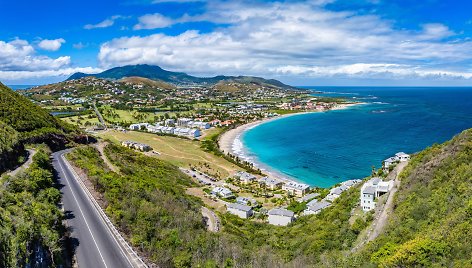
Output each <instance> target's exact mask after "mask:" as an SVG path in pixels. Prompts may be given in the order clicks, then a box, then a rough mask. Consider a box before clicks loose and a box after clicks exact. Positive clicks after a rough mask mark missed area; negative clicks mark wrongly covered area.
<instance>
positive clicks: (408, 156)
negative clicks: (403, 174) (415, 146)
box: [395, 152, 410, 162]
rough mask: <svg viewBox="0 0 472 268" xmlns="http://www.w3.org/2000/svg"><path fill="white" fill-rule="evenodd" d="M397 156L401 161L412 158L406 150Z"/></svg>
mask: <svg viewBox="0 0 472 268" xmlns="http://www.w3.org/2000/svg"><path fill="white" fill-rule="evenodd" d="M395 158H396V159H397V160H398V161H400V162H406V161H408V160H410V155H409V154H405V153H404V152H399V153H396V154H395Z"/></svg>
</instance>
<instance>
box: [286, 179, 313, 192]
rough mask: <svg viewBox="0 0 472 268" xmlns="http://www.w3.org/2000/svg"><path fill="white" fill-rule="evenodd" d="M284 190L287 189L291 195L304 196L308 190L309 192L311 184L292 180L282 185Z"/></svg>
mask: <svg viewBox="0 0 472 268" xmlns="http://www.w3.org/2000/svg"><path fill="white" fill-rule="evenodd" d="M282 190H284V191H286V192H287V193H288V194H290V195H296V196H303V195H304V194H305V193H306V192H308V190H310V186H309V185H307V184H303V183H297V182H294V181H291V182H287V183H285V184H284V185H282Z"/></svg>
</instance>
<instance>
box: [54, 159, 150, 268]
mask: <svg viewBox="0 0 472 268" xmlns="http://www.w3.org/2000/svg"><path fill="white" fill-rule="evenodd" d="M67 152H68V150H64V151H59V152H56V153H54V154H53V166H54V169H55V170H56V171H57V176H58V179H59V183H60V184H61V185H62V186H63V187H62V189H61V192H62V202H63V206H64V211H65V212H66V215H69V217H68V220H67V226H68V227H70V228H72V239H73V240H75V241H76V243H75V244H76V249H75V256H76V260H77V264H78V267H80V268H82V267H84V268H88V267H94V268H100V267H105V268H121V267H147V266H146V264H145V263H144V262H142V260H141V259H140V258H139V257H138V256H137V254H136V253H135V252H134V251H133V250H132V249H131V247H129V245H128V244H127V243H126V241H125V240H124V239H123V238H122V237H121V235H120V234H119V233H118V232H117V230H116V229H115V228H114V227H113V225H112V224H111V222H110V220H109V219H108V217H107V216H106V215H105V213H104V212H103V210H102V209H101V208H100V206H99V205H98V203H97V202H96V201H95V200H94V199H93V197H92V195H91V194H90V192H88V190H87V189H86V187H85V185H84V184H83V182H82V181H81V180H80V178H79V176H78V175H77V174H76V173H75V171H74V170H73V169H72V167H71V165H70V164H69V163H68V161H67V160H66V159H65V157H64V154H66V153H67Z"/></svg>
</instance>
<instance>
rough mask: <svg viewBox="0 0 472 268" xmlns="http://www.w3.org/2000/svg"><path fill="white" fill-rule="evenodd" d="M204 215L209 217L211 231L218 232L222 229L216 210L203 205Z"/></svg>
mask: <svg viewBox="0 0 472 268" xmlns="http://www.w3.org/2000/svg"><path fill="white" fill-rule="evenodd" d="M202 216H203V218H205V219H207V227H208V231H210V232H218V231H219V230H220V220H219V219H218V216H216V214H215V212H213V211H211V210H209V209H208V208H206V207H202Z"/></svg>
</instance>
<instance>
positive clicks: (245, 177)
mask: <svg viewBox="0 0 472 268" xmlns="http://www.w3.org/2000/svg"><path fill="white" fill-rule="evenodd" d="M234 177H235V178H236V179H238V180H239V181H240V182H241V183H244V184H249V183H251V182H253V181H255V180H256V176H254V175H252V174H249V173H247V172H245V171H238V172H236V174H235V175H234Z"/></svg>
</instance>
